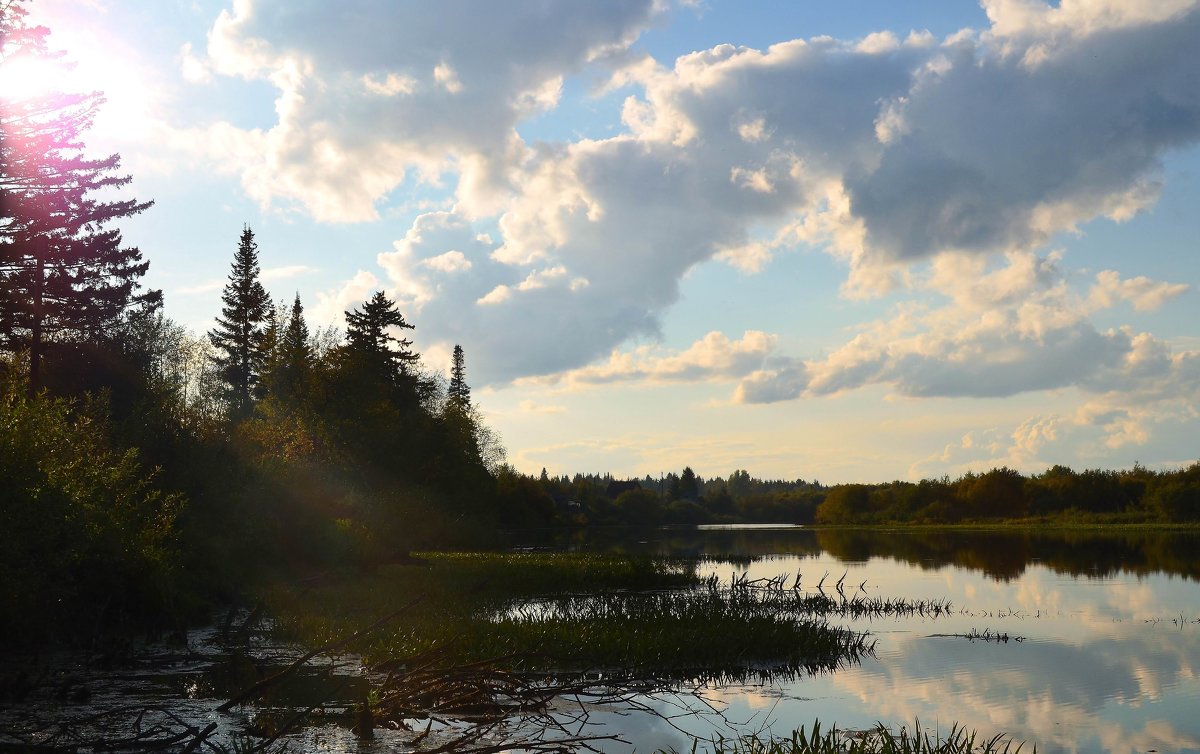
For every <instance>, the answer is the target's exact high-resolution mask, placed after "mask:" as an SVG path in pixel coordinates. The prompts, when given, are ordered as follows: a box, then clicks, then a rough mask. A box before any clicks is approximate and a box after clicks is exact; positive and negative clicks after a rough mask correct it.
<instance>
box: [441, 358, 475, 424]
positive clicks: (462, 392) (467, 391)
mask: <svg viewBox="0 0 1200 754" xmlns="http://www.w3.org/2000/svg"><path fill="white" fill-rule="evenodd" d="M446 401H447V403H448V404H449V405H450V406H452V407H454V408H455V409H457V410H458V411H461V412H462V413H464V414H466V413H468V412H469V411H470V409H471V388H470V387H468V386H467V368H466V365H465V361H464V357H463V349H462V346H460V345H455V346H454V357H453V362H452V364H451V367H450V387H449V388H448V389H447V391H446Z"/></svg>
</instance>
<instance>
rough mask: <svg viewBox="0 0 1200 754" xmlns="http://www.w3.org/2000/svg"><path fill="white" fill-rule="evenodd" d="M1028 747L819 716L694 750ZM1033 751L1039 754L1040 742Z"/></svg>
mask: <svg viewBox="0 0 1200 754" xmlns="http://www.w3.org/2000/svg"><path fill="white" fill-rule="evenodd" d="M1023 747H1024V743H1018V742H1015V741H1013V740H1012V739H1011V738H1009V737H1007V736H1005V735H1004V734H997V735H994V736H992V737H991V738H988V739H981V738H979V736H978V734H977V733H976V732H975V731H968V730H966V729H965V728H962V727H959V726H958V725H957V724H956V725H954V726H953V727H951V729H950V731H949V732H948V733H947V734H946V736H945V738H942V737H940V736H939V735H937V733H936V732H934V733H931V732H930V730H929V728H928V727H922V725H921V723H920V721H917V722H916V723H914V725H913V728H912V730H911V731H910V730H908V729H907V728H901V729H900V730H899V731H892V730H891V729H889V728H888V727H887V726H886V725H884V724H883V723H878V724H877V725H876V727H875V728H873V729H871V730H867V731H849V730H840V729H838V728H837V727H836V726H834V727H833V728H831V729H829V730H825V731H822V730H821V724H820V722H819V721H817V722H814V723H813V725H812V730H811V731H806V730H805V729H804V728H800V729H799V730H797V731H795V732H793V733H792V735H791V737H789V738H773V737H769V736H764V735H762V734H751V735H746V736H741V737H739V738H736V739H717V740H714V741H711V742H708V744H707V745H705V744H703V743H701V742H697V743H696V744H694V745H693V746H692V754H700V753H701V752H705V753H706V754H707V753H709V752H711V754H1019V752H1020V751H1021V750H1022V748H1023ZM1032 751H1033V754H1037V748H1036V747H1034V748H1033V750H1032ZM659 754H667V753H666V752H659ZM672 754H673V753H672Z"/></svg>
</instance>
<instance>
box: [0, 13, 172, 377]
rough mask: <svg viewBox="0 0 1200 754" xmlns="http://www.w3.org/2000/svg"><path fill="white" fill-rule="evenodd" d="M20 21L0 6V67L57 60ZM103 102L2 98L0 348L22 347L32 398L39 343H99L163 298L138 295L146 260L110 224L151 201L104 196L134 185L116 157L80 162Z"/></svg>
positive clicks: (46, 95)
mask: <svg viewBox="0 0 1200 754" xmlns="http://www.w3.org/2000/svg"><path fill="white" fill-rule="evenodd" d="M26 14H27V12H26V11H25V9H24V8H23V7H22V6H21V5H20V4H19V3H18V2H7V3H4V4H3V5H0V68H5V69H11V67H12V66H14V65H18V66H19V65H21V64H22V63H23V62H28V61H39V62H49V61H51V60H53V59H54V58H56V57H59V56H58V55H56V54H54V53H51V52H50V51H49V49H48V47H47V45H46V37H47V35H48V34H49V30H47V29H46V28H45V27H40V26H38V27H29V26H28V25H27V24H26ZM103 102H104V98H103V96H102V95H101V94H99V93H98V92H93V93H90V94H61V93H57V92H54V93H51V92H42V93H38V94H35V95H31V96H28V97H24V98H17V97H13V96H10V95H9V94H8V93H5V92H0V205H2V206H3V214H2V215H0V346H2V347H3V348H5V349H6V350H9V351H19V350H28V352H29V374H30V383H29V387H30V390H31V391H36V390H37V389H38V387H40V385H41V363H42V357H43V355H44V352H45V348H46V344H47V343H50V342H65V341H71V342H98V341H101V340H103V339H104V338H106V337H107V336H110V335H112V334H113V331H114V329H115V328H116V327H117V326H118V324H119V322H120V320H121V318H122V316H123V315H124V314H125V312H126V311H127V310H129V309H131V308H132V307H135V306H141V307H142V308H144V309H145V310H146V311H147V312H152V311H153V310H155V309H157V308H158V307H159V306H161V303H162V292H161V291H145V292H139V291H141V286H140V284H139V282H138V281H139V279H140V278H141V277H142V276H143V275H144V274H145V273H146V270H147V269H148V268H149V262H146V261H143V260H142V255H141V252H140V251H138V249H137V248H134V247H123V246H122V243H123V241H122V237H121V232H120V230H118V229H116V228H113V227H111V224H112V223H113V222H114V221H116V220H120V219H123V218H126V217H131V216H133V215H136V214H138V213H140V212H143V211H145V210H146V209H147V208H149V207H150V206H151V205H152V202H140V201H138V200H136V199H118V198H112V197H113V194H114V190H117V189H121V188H123V187H125V186H127V185H128V184H129V183H130V181H131V180H132V179H131V178H130V176H127V175H125V176H123V175H120V174H118V173H117V171H118V170H119V168H120V156H119V155H116V154H113V155H109V156H108V157H104V158H101V159H89V158H87V157H86V156H85V155H84V144H83V142H82V140H81V138H80V136H81V134H82V133H83V132H84V131H86V130H87V129H88V128H90V127H91V125H92V121H93V119H94V117H95V114H96V111H97V110H98V109H99V107H100V105H101V104H103ZM97 194H101V195H102V196H103V197H104V198H98V197H97V196H96V195H97Z"/></svg>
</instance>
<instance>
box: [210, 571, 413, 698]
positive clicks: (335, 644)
mask: <svg viewBox="0 0 1200 754" xmlns="http://www.w3.org/2000/svg"><path fill="white" fill-rule="evenodd" d="M423 599H425V597H424V595H422V596H420V597H417V598H416V599H415V600H412V601H411V602H409V603H408V604H406V605H404V606H403V607H401V608H399V609H398V610H394V611H392V612H390V613H388V614H387V615H385V616H383V617H382V618H380V619H379V620H377V621H375V622H374V623H372V624H371V625H369V626H366V627H365V628H360V629H359V630H357V631H355V632H354V633H352V634H350V635H349V636H347V637H346V638H344V639H335V640H334V641H331V642H329V643H328V644H322V645H321V646H319V647H317V648H316V649H313V650H311V651H309V652H307V653H305V654H304V655H303V656H302V657H300V658H299V659H298V660H296V661H295V662H293V663H292V664H291V665H288V666H287V667H286V668H284V669H283V670H281V671H279V672H278V673H276V674H275V675H273V676H270V677H268V678H264V679H263V680H261V681H259V682H258V683H256V684H254V685H253V686H251V687H250V688H248V689H246V690H245V691H243V692H242V693H240V694H238V695H237V696H235V697H233V698H232V699H230V700H228V701H227V702H225V703H224V704H222V705H221V706H220V707H217V711H218V712H228V711H229V710H231V709H233V708H234V707H236V706H238V705H239V704H245V703H246V702H248V701H250V700H251V699H256V698H258V697H259V696H261V695H262V693H263V692H264V691H266V690H267V689H269V688H271V687H272V686H275V685H276V684H278V683H280V682H282V681H285V680H287V679H288V678H290V677H291V676H292V675H293V674H295V672H296V671H297V670H299V669H300V668H301V667H303V666H304V665H305V664H307V663H308V661H309V660H311V659H312V658H314V657H316V656H317V655H322V654H325V653H327V652H337V651H339V650H341V649H344V648H345V647H347V646H349V645H351V644H353V643H354V642H356V641H358V640H359V639H361V638H362V637H364V636H366V635H367V634H370V633H371V632H373V631H375V630H376V629H378V628H379V627H380V626H383V625H385V624H387V623H389V622H391V621H393V620H395V619H396V618H398V617H399V616H401V615H403V614H404V613H405V612H407V611H408V610H409V609H411V608H412V607H413V606H415V605H417V604H418V603H420V602H421V601H422V600H423Z"/></svg>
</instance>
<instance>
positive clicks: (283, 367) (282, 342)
mask: <svg viewBox="0 0 1200 754" xmlns="http://www.w3.org/2000/svg"><path fill="white" fill-rule="evenodd" d="M312 360H313V352H312V345H311V344H310V343H309V332H308V324H307V323H306V322H305V321H304V306H303V305H302V304H301V303H300V294H299V293H297V294H296V298H295V299H294V300H293V301H292V308H291V311H290V312H289V313H288V319H287V325H286V326H285V327H284V328H283V330H282V332H281V333H280V336H279V339H278V343H277V346H276V349H275V364H274V369H273V370H272V374H271V383H272V384H271V389H272V391H273V392H274V393H275V395H276V396H277V397H278V398H279V400H280V401H282V402H284V403H295V402H296V401H298V400H299V399H300V398H301V397H302V396H303V394H304V390H305V387H306V385H307V383H308V375H309V371H310V370H311V368H312Z"/></svg>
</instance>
